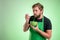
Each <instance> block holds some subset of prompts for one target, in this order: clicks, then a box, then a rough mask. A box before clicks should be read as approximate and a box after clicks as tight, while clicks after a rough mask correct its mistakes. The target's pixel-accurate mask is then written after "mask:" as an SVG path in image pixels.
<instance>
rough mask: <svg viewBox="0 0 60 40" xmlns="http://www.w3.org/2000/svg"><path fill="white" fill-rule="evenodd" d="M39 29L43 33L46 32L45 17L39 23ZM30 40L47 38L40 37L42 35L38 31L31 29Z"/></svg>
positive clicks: (44, 39)
mask: <svg viewBox="0 0 60 40" xmlns="http://www.w3.org/2000/svg"><path fill="white" fill-rule="evenodd" d="M38 28H39V29H40V30H42V31H44V17H43V18H42V22H38ZM29 40H46V38H45V37H43V36H42V35H40V33H38V32H37V31H35V30H33V29H32V28H31V27H30V38H29Z"/></svg>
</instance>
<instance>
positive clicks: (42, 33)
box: [37, 30, 51, 39]
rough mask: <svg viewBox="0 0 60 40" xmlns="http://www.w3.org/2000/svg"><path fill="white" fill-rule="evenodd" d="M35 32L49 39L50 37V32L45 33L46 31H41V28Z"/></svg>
mask: <svg viewBox="0 0 60 40" xmlns="http://www.w3.org/2000/svg"><path fill="white" fill-rule="evenodd" d="M37 32H39V33H40V34H41V35H42V36H44V37H45V38H47V39H50V37H51V35H50V34H48V33H46V32H43V31H41V30H37Z"/></svg>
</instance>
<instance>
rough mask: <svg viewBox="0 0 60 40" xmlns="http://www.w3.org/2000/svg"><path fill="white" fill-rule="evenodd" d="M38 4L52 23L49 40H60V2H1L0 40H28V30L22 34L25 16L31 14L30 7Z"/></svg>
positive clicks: (8, 0) (22, 0)
mask: <svg viewBox="0 0 60 40" xmlns="http://www.w3.org/2000/svg"><path fill="white" fill-rule="evenodd" d="M37 2H40V3H41V4H42V5H43V6H44V15H45V16H46V17H48V18H49V19H50V20H51V22H52V37H51V40H60V30H59V29H60V0H2V1H0V5H1V7H0V8H1V10H2V11H1V13H0V14H1V15H0V18H1V20H0V23H1V24H0V40H28V39H29V30H28V31H27V32H23V24H24V22H25V18H24V17H25V14H26V13H27V14H29V15H30V16H31V15H32V14H33V12H32V8H31V7H32V5H33V4H35V3H37Z"/></svg>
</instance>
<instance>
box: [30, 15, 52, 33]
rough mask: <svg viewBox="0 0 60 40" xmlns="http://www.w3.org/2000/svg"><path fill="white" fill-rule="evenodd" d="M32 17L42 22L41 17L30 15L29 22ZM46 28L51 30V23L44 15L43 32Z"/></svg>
mask: <svg viewBox="0 0 60 40" xmlns="http://www.w3.org/2000/svg"><path fill="white" fill-rule="evenodd" d="M34 19H35V21H37V22H42V19H37V18H35V17H34V16H31V17H30V20H29V24H30V21H33V20H34ZM46 30H52V24H51V21H50V20H49V19H48V18H47V17H45V16H44V32H46Z"/></svg>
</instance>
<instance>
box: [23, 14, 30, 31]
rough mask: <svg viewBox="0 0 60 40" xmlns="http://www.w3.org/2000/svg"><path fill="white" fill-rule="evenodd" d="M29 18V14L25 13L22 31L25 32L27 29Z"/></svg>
mask: <svg viewBox="0 0 60 40" xmlns="http://www.w3.org/2000/svg"><path fill="white" fill-rule="evenodd" d="M29 19H30V17H29V15H28V14H26V15H25V20H26V22H25V24H24V28H23V31H24V32H26V31H27V30H28V28H29Z"/></svg>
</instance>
